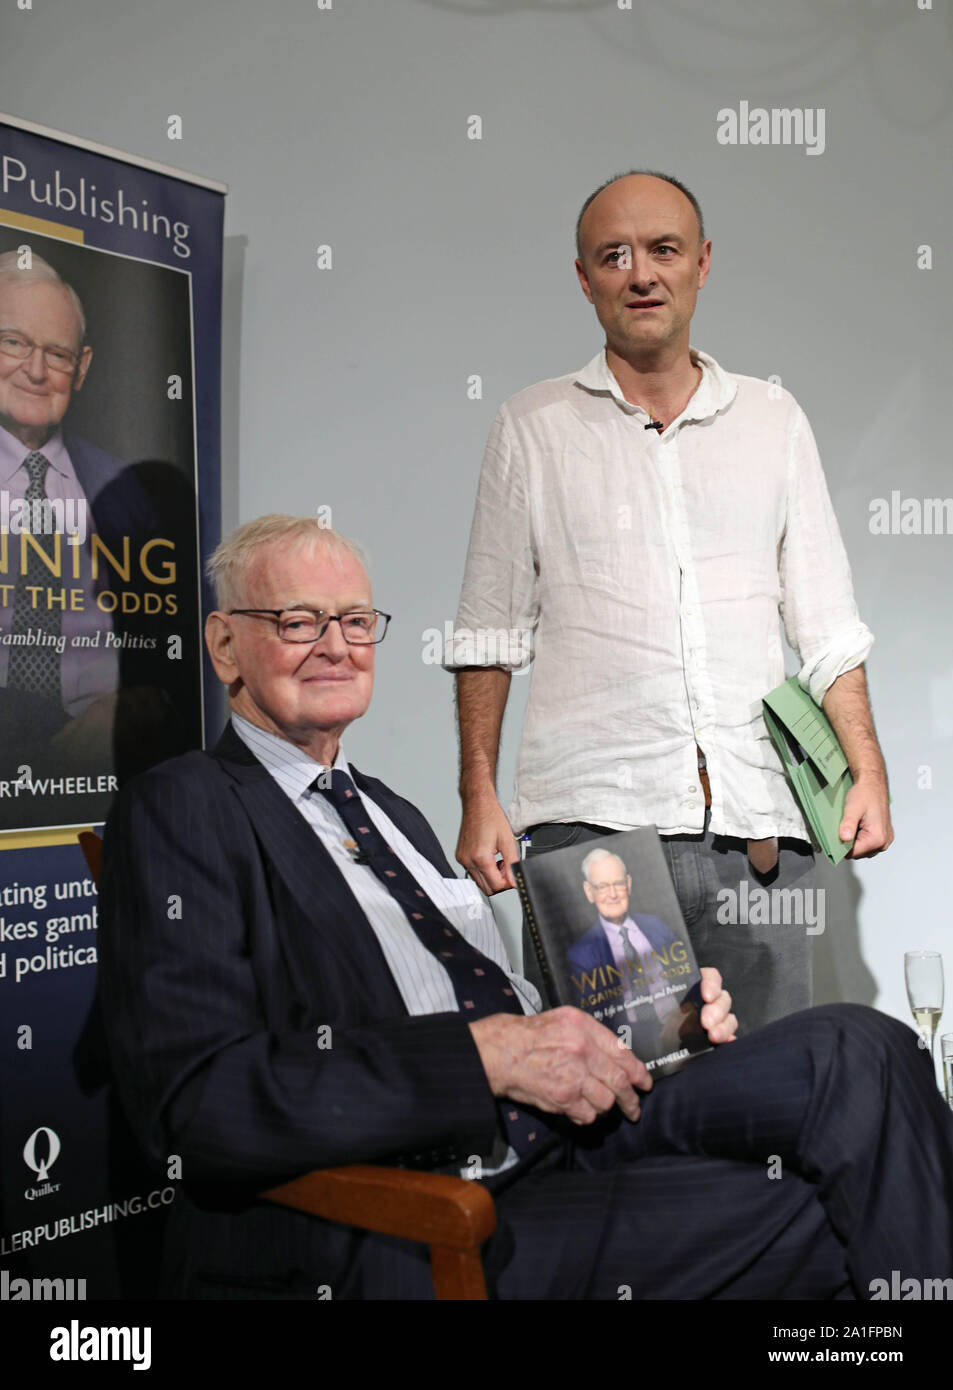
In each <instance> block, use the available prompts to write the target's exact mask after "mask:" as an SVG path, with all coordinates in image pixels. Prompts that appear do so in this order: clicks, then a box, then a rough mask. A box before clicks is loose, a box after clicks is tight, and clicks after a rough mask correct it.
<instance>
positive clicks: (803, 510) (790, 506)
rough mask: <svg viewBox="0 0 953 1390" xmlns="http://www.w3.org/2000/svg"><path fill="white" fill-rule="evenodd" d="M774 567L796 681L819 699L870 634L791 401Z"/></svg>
mask: <svg viewBox="0 0 953 1390" xmlns="http://www.w3.org/2000/svg"><path fill="white" fill-rule="evenodd" d="M778 572H779V577H780V592H781V597H780V608H781V619H782V622H783V623H784V631H785V635H786V637H787V639H788V642H789V643H790V645H791V647H792V648H793V649H794V651H795V652H796V653H797V658H798V661H799V662H800V663H801V667H800V670H799V671H798V673H797V675H798V681H799V683H800V685H801V686H802V687H803V688H804V689H805V690H807V691H809V692H810V694H811V696H812V697H813V699H814V700H815V701H817V703H818V704H820V702H821V700H822V699H823V698H824V695H825V694H826V693H827V691H828V689H829V688H830V686H831V685H832V684H833V683H834V681H835V680H836V679H837V677H838V676H840V675H843V673H844V672H845V671H850V670H852V669H853V668H854V667H855V666H859V665H860V664H861V663H862V662H863V661H865V660H866V659H867V656H868V654H869V652H870V649H871V647H872V646H873V642H874V637H873V633H872V632H871V631H870V629H869V628H868V627H867V626H866V625H865V624H864V623H862V622H861V620H860V615H859V614H858V611H857V604H856V602H855V600H854V589H853V583H852V580H851V573H850V565H849V563H848V560H847V552H846V550H845V549H844V542H843V540H842V539H841V534H840V528H839V526H838V525H837V518H836V516H835V515H834V508H833V506H832V505H831V499H830V493H829V492H828V488H827V481H826V479H825V477H824V470H823V468H822V466H821V460H820V456H819V454H818V452H817V445H816V443H815V440H814V434H813V432H812V430H811V427H810V424H809V423H808V420H807V417H806V416H805V414H804V412H803V410H801V408H800V406H798V405H797V404H795V406H794V416H793V419H792V426H791V431H790V435H789V440H788V473H787V514H786V519H785V527H784V533H783V536H782V539H781V548H780V556H779V565H778Z"/></svg>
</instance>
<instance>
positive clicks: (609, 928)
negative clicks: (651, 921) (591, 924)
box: [599, 912, 635, 936]
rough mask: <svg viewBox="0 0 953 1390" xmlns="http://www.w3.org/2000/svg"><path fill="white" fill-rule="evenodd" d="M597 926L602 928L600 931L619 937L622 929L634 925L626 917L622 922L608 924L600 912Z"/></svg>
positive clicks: (630, 919) (629, 918)
mask: <svg viewBox="0 0 953 1390" xmlns="http://www.w3.org/2000/svg"><path fill="white" fill-rule="evenodd" d="M599 925H600V926H601V927H602V930H603V931H604V932H607V933H608V934H609V935H610V936H621V935H622V928H623V927H626V928H628V927H634V926H635V923H634V922H633V920H632V918H631V917H626V919H625V921H624V922H609V921H607V920H606V918H605V917H603V915H602V913H601V912H600V913H599Z"/></svg>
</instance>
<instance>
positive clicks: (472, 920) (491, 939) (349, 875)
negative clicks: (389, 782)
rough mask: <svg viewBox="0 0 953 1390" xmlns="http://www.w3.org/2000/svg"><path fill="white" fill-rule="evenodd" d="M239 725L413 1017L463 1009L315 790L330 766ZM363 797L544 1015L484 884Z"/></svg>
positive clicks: (504, 1160)
mask: <svg viewBox="0 0 953 1390" xmlns="http://www.w3.org/2000/svg"><path fill="white" fill-rule="evenodd" d="M232 727H233V728H234V730H235V732H236V733H237V734H238V736H239V738H240V739H241V740H242V742H243V743H244V744H245V745H246V746H247V747H248V749H249V750H250V751H251V752H252V753H253V754H254V755H255V757H256V758H257V759H258V761H259V762H260V763H263V764H264V766H265V767H266V768H267V769H268V771H269V772H270V773H271V775H272V777H274V779H275V781H276V782H277V783H278V785H279V787H281V789H282V791H283V792H284V793H285V795H286V796H287V797H288V799H289V800H290V801H291V803H292V804H293V805H294V807H295V808H296V810H298V811H300V812H301V814H302V815H303V816H304V818H305V820H306V821H307V822H308V824H309V825H310V826H311V828H312V830H313V831H314V833H315V834H316V835H317V836H318V838H319V840H320V841H321V843H322V844H323V845H324V848H325V849H326V850H327V852H328V853H329V854H330V856H331V858H332V859H333V860H334V863H335V865H336V867H337V869H338V870H339V871H340V873H341V874H342V875H343V877H344V879H345V881H346V883H347V886H348V887H349V888H350V890H351V892H352V893H353V894H354V896H355V898H356V899H357V902H358V904H359V906H360V908H361V911H362V912H363V913H364V916H365V917H366V918H367V920H368V922H369V924H370V926H371V929H372V931H373V932H374V935H375V936H376V937H377V939H378V941H379V943H380V946H381V950H382V951H383V953H384V959H385V960H386V962H387V965H388V968H389V970H390V972H391V974H392V975H393V977H394V979H395V981H396V983H397V988H398V990H399V991H400V995H401V998H402V999H403V1001H404V1003H405V1005H406V1006H407V1012H408V1013H410V1014H434V1013H455V1012H457V1009H458V1005H457V997H456V994H455V993H454V989H453V984H452V982H451V980H450V976H449V975H448V974H447V972H446V970H445V969H444V967H443V966H442V965H441V963H440V961H439V960H437V958H436V956H434V955H432V954H431V952H430V951H428V950H427V948H426V946H424V945H423V943H422V942H421V941H420V939H419V938H418V936H417V933H416V932H415V931H414V929H413V927H412V926H411V925H410V923H409V922H408V920H407V918H406V916H405V914H404V910H403V908H402V907H401V906H400V904H399V903H398V902H397V900H396V899H395V898H393V897H391V895H390V893H388V891H387V889H386V888H385V887H384V885H383V883H381V881H380V879H379V878H378V877H377V875H376V874H375V873H374V871H373V869H372V868H371V867H370V865H369V864H358V863H355V861H354V859H353V858H352V857H351V854H350V851H349V850H348V849H347V848H346V847H345V841H346V840H349V839H350V836H351V832H350V831H349V830H348V828H347V826H346V825H345V824H344V821H343V820H342V819H341V817H340V816H339V815H338V813H337V811H336V810H335V809H334V807H333V806H332V805H331V803H330V801H329V800H328V799H327V797H325V796H323V795H322V794H321V792H320V791H318V790H314V791H312V790H311V787H312V783H313V782H314V780H315V778H316V777H317V776H318V774H319V773H320V772H321V770H322V768H323V766H324V764H322V763H319V762H317V761H316V760H315V759H314V758H312V757H310V756H309V755H308V754H307V753H305V752H303V751H302V750H301V749H300V748H296V747H295V745H294V744H293V743H289V742H288V741H287V740H286V739H283V738H280V737H278V735H277V734H272V733H268V732H267V731H266V730H264V729H260V728H258V726H257V725H255V724H252V723H250V722H249V721H248V720H247V719H243V718H242V717H241V716H240V715H237V714H233V715H232ZM333 766H334V767H335V768H338V769H340V771H342V772H346V773H347V775H348V776H349V777H353V774H352V772H351V769H350V766H349V765H348V761H347V759H346V758H345V756H344V747H343V744H339V745H338V752H337V757H336V758H335V760H334V764H333ZM361 800H362V801H363V803H364V805H365V807H366V808H367V812H368V815H369V816H370V818H371V820H372V821H373V822H374V825H375V826H376V827H377V829H378V830H379V831H380V833H381V834H382V835H383V837H384V839H385V840H386V841H387V843H388V844H389V845H390V847H391V849H393V851H394V853H395V854H396V855H397V856H398V858H399V859H400V860H401V861H402V862H403V863H404V865H405V866H406V867H407V868H408V869H409V870H410V872H411V873H412V874H413V875H414V877H415V878H416V880H417V882H418V883H419V884H420V886H421V887H422V888H423V889H424V891H425V892H426V893H427V894H428V896H429V897H430V898H431V900H432V901H433V903H434V905H435V906H436V907H437V908H438V909H439V910H440V912H441V913H442V914H443V915H444V916H445V917H446V918H447V920H448V921H449V922H450V923H451V925H452V926H454V927H456V929H457V930H458V931H459V932H460V934H461V935H462V936H464V937H465V938H466V940H467V941H468V942H469V943H470V945H471V946H473V947H474V948H475V949H476V950H478V951H480V952H482V954H483V955H485V956H487V957H488V958H489V959H490V960H492V961H493V962H494V963H495V964H496V965H498V966H499V967H500V969H501V970H503V971H504V972H505V973H506V975H507V976H508V977H509V980H510V982H511V983H512V985H513V988H514V990H515V991H516V997H517V999H518V1000H519V1002H520V1005H521V1007H522V1009H523V1012H524V1014H533V1013H538V1012H539V1010H540V1008H541V1006H542V1004H541V1000H540V997H539V994H538V993H537V991H536V990H535V989H534V988H533V986H532V985H531V984H530V983H529V981H528V980H525V979H524V978H523V976H522V975H518V974H516V972H515V971H514V970H513V968H512V966H511V965H510V963H509V961H508V959H507V956H506V948H505V946H504V945H503V940H502V938H501V936H500V933H499V931H498V930H497V926H496V923H495V921H494V920H493V913H492V912H491V911H490V908H489V905H488V904H487V902H486V899H485V898H484V897H483V894H482V893H481V892H480V890H479V889H478V888H477V886H476V884H475V883H472V882H471V881H470V880H469V879H462V878H444V877H443V875H442V874H440V873H439V872H438V871H437V869H436V868H435V867H434V866H433V864H431V862H430V860H429V859H427V857H426V856H425V855H423V854H421V853H420V852H419V851H418V850H417V849H415V848H414V846H413V845H412V844H411V842H410V841H409V840H408V839H407V836H406V835H404V834H403V832H402V831H401V830H399V829H398V827H397V826H396V825H395V824H394V822H393V821H392V820H391V819H390V817H389V816H388V815H386V814H385V812H384V811H382V810H381V808H380V806H378V805H377V804H376V803H375V802H374V801H372V800H371V798H370V797H369V796H367V795H366V793H364V792H362V793H361ZM479 1157H480V1158H481V1160H482V1172H481V1173H478V1174H476V1176H483V1177H489V1176H491V1175H492V1173H494V1172H497V1171H501V1170H502V1169H503V1168H508V1167H509V1166H510V1164H511V1163H515V1162H516V1161H517V1155H516V1153H515V1152H514V1150H513V1149H509V1150H507V1147H506V1144H505V1143H504V1142H502V1141H501V1143H500V1145H499V1148H498V1150H497V1151H494V1153H493V1154H490V1155H480V1156H479ZM461 1176H463V1177H473V1176H474V1173H472V1172H470V1171H468V1170H461Z"/></svg>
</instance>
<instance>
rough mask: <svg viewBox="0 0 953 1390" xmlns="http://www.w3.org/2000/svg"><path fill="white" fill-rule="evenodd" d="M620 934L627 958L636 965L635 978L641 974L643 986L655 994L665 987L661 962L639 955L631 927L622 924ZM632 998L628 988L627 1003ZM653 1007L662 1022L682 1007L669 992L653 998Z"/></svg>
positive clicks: (635, 979)
mask: <svg viewBox="0 0 953 1390" xmlns="http://www.w3.org/2000/svg"><path fill="white" fill-rule="evenodd" d="M619 934H620V936H621V938H622V949H623V952H624V954H625V958H626V960H627V961H629V962H630V963H631V964H632V965H633V966H634V972H633V976H632V978H633V980H634V981H637V980H638V979H639V977H640V975H641V976H642V978H643V980H644V986H643V987H647V988H648V989H650V990H651V992H652V993H653V994H655V993H657V992H658V991H659V990H662V989H664V988H665V986H666V980H665V976H664V974H663V973H662V966H661V965H660V964H659V962H658V961H657V960H655V959H653V957H652V956H651V955H650V956H641V955H639V951H638V948H637V947H636V944H635V940H634V938H633V937H632V935H631V931H630V928H629V927H627V926H621V927H620V928H619ZM650 949H651V943H650ZM631 1000H632V995H631V993H630V992H629V991H628V990H626V1003H630V1002H631ZM652 1007H653V1008H654V1010H655V1017H656V1018H657V1019H658V1021H659V1022H660V1023H664V1022H665V1020H666V1019H667V1018H668V1016H669V1014H671V1013H674V1012H675V1010H676V1009H678V1008H679V1007H680V1005H678V1004H677V1003H676V1002H675V1000H674V999H673V997H672V996H671V995H670V994H667V995H663V996H662V998H661V999H655V1000H653V1001H652Z"/></svg>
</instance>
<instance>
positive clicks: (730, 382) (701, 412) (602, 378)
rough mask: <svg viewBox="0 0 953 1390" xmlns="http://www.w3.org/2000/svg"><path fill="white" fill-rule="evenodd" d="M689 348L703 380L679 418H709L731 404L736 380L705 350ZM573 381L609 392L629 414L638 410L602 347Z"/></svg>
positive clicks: (603, 393) (736, 387)
mask: <svg viewBox="0 0 953 1390" xmlns="http://www.w3.org/2000/svg"><path fill="white" fill-rule="evenodd" d="M689 351H690V353H691V358H692V362H693V363H694V364H695V365H696V366H697V367H701V369H702V379H701V381H700V382H699V383H698V385H697V387H696V388H695V393H694V395H693V396H692V398H691V400H690V401H689V402H688V404H687V405H686V407H685V409H684V411H683V412H682V414H681V415H680V416H679V419H680V420H685V421H688V420H708V419H710V418H711V417H712V416H713V415H717V414H718V412H719V411H720V410H724V409H725V407H726V406H728V405H730V404H731V402H732V401H733V400H734V398H735V396H736V395H737V392H738V383H737V381H735V379H734V378H733V377H731V376H729V374H728V373H727V372H726V371H724V370H723V369H722V368H721V367H720V366H719V365H718V363H717V362H716V361H715V359H714V357H709V355H708V353H707V352H700V351H699V350H698V349H697V348H690V349H689ZM573 380H574V381H575V383H576V385H577V386H581V387H582V388H583V390H584V391H592V392H593V393H597V394H600V395H606V394H608V395H610V396H611V397H612V399H613V400H614V401H616V402H617V404H618V405H620V406H621V407H622V409H623V410H624V411H625V412H626V413H627V414H629V415H633V414H634V413H635V412H636V411H637V410H638V409H639V406H636V405H633V404H632V402H631V401H627V400H626V398H625V396H623V394H622V391H621V389H620V387H619V383H618V381H617V380H616V378H615V376H614V375H613V373H612V372H611V371H610V369H609V364H608V362H607V361H606V350H605V348H602V349H600V351H599V352H597V353H596V355H595V357H593V359H592V361H591V362H587V363H586V365H585V366H584V367H583V369H582V371H580V372H577V373H576V375H575V377H574V378H573Z"/></svg>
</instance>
